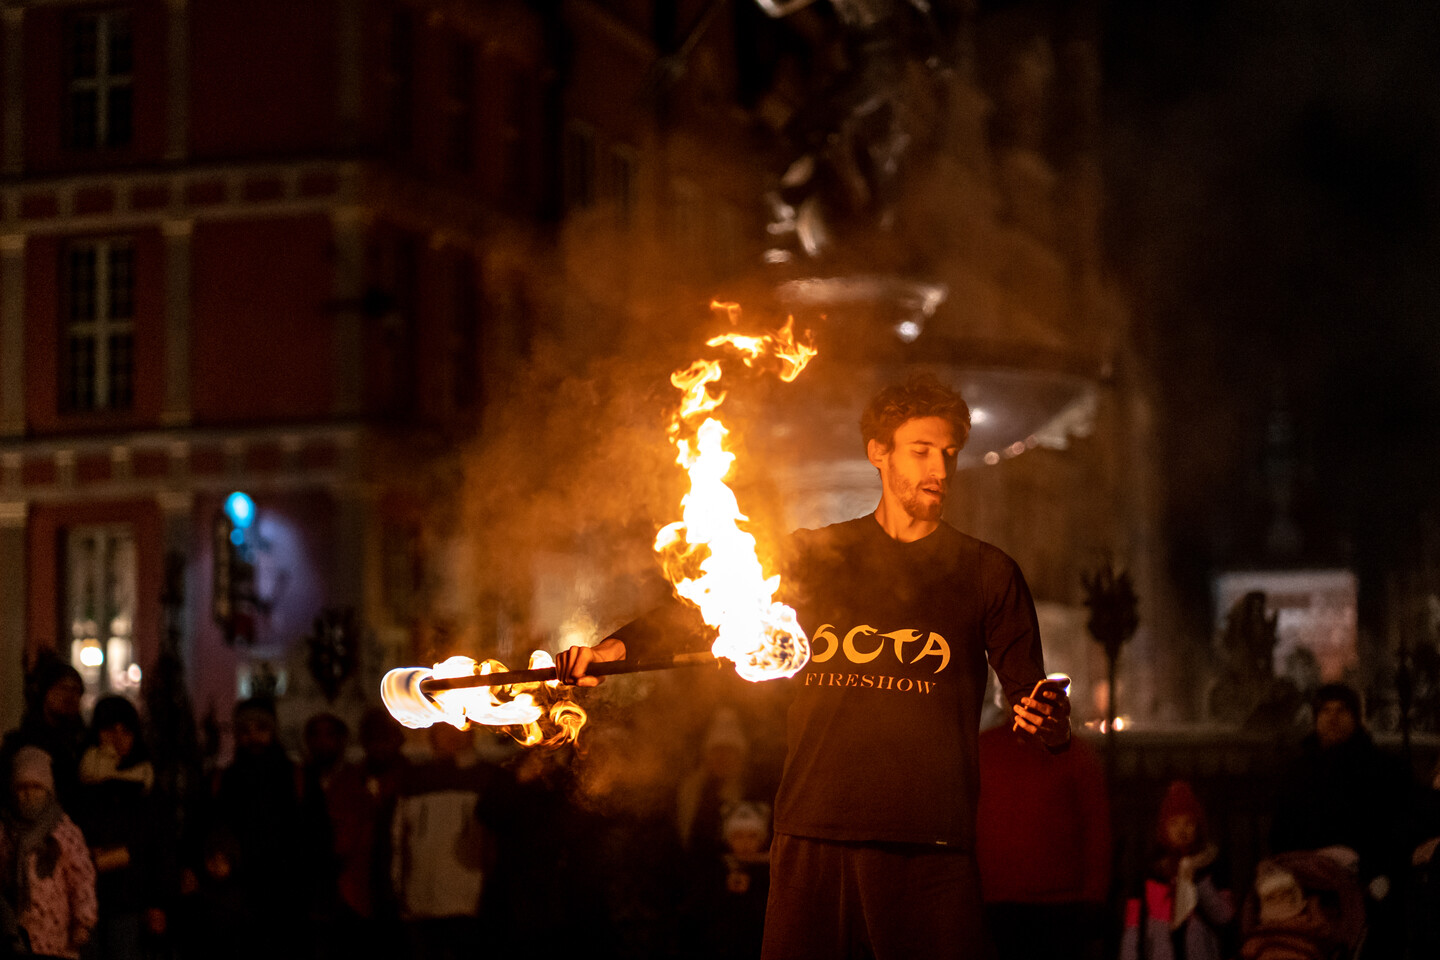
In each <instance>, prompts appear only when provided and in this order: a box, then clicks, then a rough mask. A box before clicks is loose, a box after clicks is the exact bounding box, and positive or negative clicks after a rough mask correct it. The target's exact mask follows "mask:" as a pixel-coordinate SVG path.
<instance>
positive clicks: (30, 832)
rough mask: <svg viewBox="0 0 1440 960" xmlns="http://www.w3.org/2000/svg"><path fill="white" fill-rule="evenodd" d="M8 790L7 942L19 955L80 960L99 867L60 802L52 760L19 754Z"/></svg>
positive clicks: (3, 854)
mask: <svg viewBox="0 0 1440 960" xmlns="http://www.w3.org/2000/svg"><path fill="white" fill-rule="evenodd" d="M9 787H10V789H9V790H8V791H7V794H8V795H7V797H6V801H7V802H6V804H5V807H4V810H3V811H0V899H3V901H4V903H5V904H6V906H7V908H8V909H5V910H4V911H3V912H5V913H8V914H10V915H11V916H13V917H14V919H15V930H13V931H5V932H6V933H7V934H8V936H7V939H8V940H10V941H11V944H14V943H15V942H16V941H17V940H18V942H19V944H20V946H21V947H22V949H21V950H19V951H18V953H20V954H28V953H35V954H38V955H43V956H52V957H71V958H77V960H78V958H79V957H80V953H81V950H82V949H83V948H84V947H85V946H86V944H88V943H89V942H90V936H91V932H92V931H93V930H94V928H95V922H96V915H97V907H96V902H95V865H94V864H93V863H91V861H90V851H89V850H88V849H87V848H86V846H85V838H84V837H83V836H82V835H81V833H80V828H79V827H77V826H76V825H75V823H74V821H72V820H71V819H70V818H69V817H68V816H66V814H65V811H64V810H62V809H61V808H60V804H59V802H58V801H57V800H56V799H55V778H54V775H53V773H52V772H51V766H50V755H49V754H47V753H46V752H45V751H44V750H42V749H40V748H39V747H36V746H28V745H27V746H23V747H20V748H19V749H18V750H16V751H15V755H14V756H13V757H12V758H11V773H10V777H9Z"/></svg>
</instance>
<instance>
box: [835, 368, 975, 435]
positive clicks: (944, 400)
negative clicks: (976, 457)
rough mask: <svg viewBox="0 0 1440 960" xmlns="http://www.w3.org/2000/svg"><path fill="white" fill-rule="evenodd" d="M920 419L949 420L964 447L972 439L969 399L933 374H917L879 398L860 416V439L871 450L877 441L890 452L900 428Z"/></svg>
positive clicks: (893, 386) (877, 395)
mask: <svg viewBox="0 0 1440 960" xmlns="http://www.w3.org/2000/svg"><path fill="white" fill-rule="evenodd" d="M919 417H943V418H944V419H946V420H949V421H950V425H951V426H952V427H954V428H955V439H956V440H957V441H959V444H960V446H961V447H964V446H965V441H967V440H969V439H970V407H969V405H968V404H966V403H965V398H964V397H962V396H960V394H959V393H957V392H956V391H954V390H951V389H950V388H949V387H947V386H945V384H943V383H941V382H940V379H939V378H938V377H936V376H935V375H934V374H930V373H919V374H916V375H914V376H912V377H911V378H910V379H909V380H907V381H905V382H904V383H897V384H892V385H891V386H888V387H886V388H885V389H883V390H881V391H880V392H879V393H877V394H875V396H874V398H873V399H872V400H871V401H870V404H869V406H867V407H866V408H865V412H864V413H862V414H861V415H860V436H861V438H862V439H863V440H864V441H865V443H866V445H867V448H868V445H869V443H870V441H871V440H875V441H877V442H879V444H880V445H881V446H882V447H885V448H887V449H888V448H890V447H891V446H893V445H894V443H895V431H896V430H897V429H899V427H900V425H901V424H902V423H904V422H905V421H907V420H914V419H917V418H919Z"/></svg>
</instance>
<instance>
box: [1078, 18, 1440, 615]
mask: <svg viewBox="0 0 1440 960" xmlns="http://www.w3.org/2000/svg"><path fill="white" fill-rule="evenodd" d="M1104 30H1105V41H1104V42H1105V71H1106V77H1107V94H1106V104H1105V109H1106V114H1107V116H1106V120H1107V126H1106V138H1107V143H1106V161H1107V164H1108V166H1107V180H1108V194H1109V195H1108V198H1107V202H1108V204H1109V212H1108V213H1109V222H1108V224H1107V231H1108V242H1109V246H1110V257H1111V262H1112V265H1113V268H1114V269H1115V271H1116V272H1117V274H1118V275H1119V278H1120V279H1121V281H1122V283H1124V284H1125V286H1126V288H1127V289H1128V290H1129V292H1130V293H1131V296H1132V300H1133V303H1134V307H1135V310H1136V314H1137V317H1138V318H1139V320H1140V329H1141V339H1142V347H1143V350H1144V351H1145V353H1146V354H1147V355H1148V356H1149V357H1150V358H1151V360H1152V361H1153V363H1154V365H1155V371H1156V381H1157V383H1159V384H1161V385H1162V386H1161V387H1160V388H1159V391H1158V392H1159V395H1160V402H1161V411H1162V415H1163V417H1164V420H1165V424H1166V429H1165V436H1164V438H1163V439H1162V441H1161V444H1160V449H1161V452H1162V455H1163V456H1164V458H1165V463H1166V477H1167V484H1168V494H1169V503H1170V516H1169V520H1170V523H1171V525H1172V534H1173V544H1174V556H1173V558H1172V559H1173V562H1172V570H1173V572H1174V573H1175V574H1176V576H1177V579H1178V585H1179V586H1180V588H1181V590H1182V592H1183V593H1184V594H1185V595H1186V597H1187V599H1188V600H1189V601H1190V603H1191V604H1192V606H1194V605H1197V604H1203V602H1204V589H1205V577H1206V575H1207V573H1208V572H1209V571H1210V570H1211V569H1212V568H1213V567H1214V566H1215V565H1218V564H1223V563H1247V562H1264V561H1265V560H1266V557H1264V556H1263V554H1262V553H1261V552H1260V550H1259V542H1260V540H1261V539H1262V537H1261V535H1262V533H1263V529H1262V528H1263V524H1264V522H1265V520H1266V518H1267V516H1268V510H1267V509H1266V506H1265V501H1266V497H1265V494H1264V485H1263V477H1264V473H1263V469H1262V464H1263V454H1264V450H1265V432H1266V421H1267V418H1268V416H1269V414H1270V412H1271V411H1272V410H1274V409H1276V408H1277V407H1278V406H1282V405H1283V406H1284V407H1285V408H1287V409H1288V410H1289V412H1290V415H1291V419H1292V421H1293V425H1294V430H1295V453H1296V457H1297V464H1298V467H1299V474H1298V481H1297V487H1298V489H1297V494H1298V497H1299V507H1298V509H1297V517H1298V519H1299V520H1300V521H1301V524H1302V527H1303V530H1304V534H1305V551H1304V554H1303V555H1302V557H1301V558H1300V559H1302V560H1312V561H1327V560H1332V559H1342V560H1343V559H1350V560H1352V561H1353V562H1354V563H1355V564H1356V565H1357V566H1358V568H1359V569H1360V572H1361V575H1362V591H1363V592H1364V594H1365V596H1363V597H1362V616H1364V617H1366V619H1367V620H1369V621H1370V622H1371V623H1372V624H1373V623H1374V617H1375V615H1376V612H1377V611H1376V609H1375V607H1374V605H1373V602H1374V599H1375V597H1376V596H1377V594H1379V593H1381V592H1382V591H1381V590H1379V589H1377V581H1378V583H1383V571H1385V570H1387V569H1389V568H1392V567H1394V566H1395V565H1397V564H1409V563H1412V562H1413V561H1414V559H1415V557H1416V556H1417V555H1418V554H1417V551H1418V549H1419V543H1420V540H1421V537H1420V536H1419V534H1418V531H1417V520H1418V518H1419V517H1420V516H1421V515H1422V512H1423V511H1425V510H1427V509H1429V508H1432V507H1434V506H1436V505H1437V504H1440V484H1437V473H1440V470H1437V464H1440V448H1437V443H1440V418H1437V416H1436V414H1437V412H1440V370H1437V366H1440V322H1437V319H1440V230H1437V213H1440V58H1437V57H1436V55H1435V51H1436V50H1437V49H1440V42H1437V41H1440V4H1435V3H1433V2H1426V0H1167V2H1165V3H1155V2H1153V0H1111V2H1109V3H1108V4H1107V5H1106V6H1105V8H1104ZM1196 612H1197V613H1198V612H1199V611H1198V610H1197V611H1196Z"/></svg>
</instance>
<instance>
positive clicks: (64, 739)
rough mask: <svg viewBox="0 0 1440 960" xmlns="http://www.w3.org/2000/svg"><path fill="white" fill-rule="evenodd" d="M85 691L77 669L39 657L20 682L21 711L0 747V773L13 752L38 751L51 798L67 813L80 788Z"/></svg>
mask: <svg viewBox="0 0 1440 960" xmlns="http://www.w3.org/2000/svg"><path fill="white" fill-rule="evenodd" d="M84 693H85V684H84V683H83V682H82V681H81V679H80V673H79V671H77V670H76V669H75V668H74V667H72V666H70V664H68V663H66V662H65V661H63V660H61V659H60V658H59V656H57V655H56V654H53V653H42V654H41V655H40V657H39V659H38V660H37V661H36V663H35V666H34V667H33V668H32V669H31V671H30V673H29V675H27V676H26V678H25V713H24V715H23V716H22V717H21V718H20V726H19V727H18V728H16V729H15V730H12V731H10V732H9V733H7V734H6V735H5V739H4V742H3V743H0V770H9V769H10V760H11V758H12V757H14V756H15V751H17V750H19V749H20V748H21V747H24V746H32V747H39V748H40V749H41V750H44V751H45V752H46V753H48V754H49V755H50V762H51V764H52V772H53V775H54V778H55V791H54V792H55V797H56V799H57V800H58V801H59V802H60V806H61V807H62V808H63V809H64V810H65V811H66V812H67V813H68V812H70V810H71V809H72V807H73V805H74V803H75V798H76V797H75V795H76V793H77V792H78V788H79V785H80V778H79V774H78V770H79V767H80V751H81V750H82V749H83V741H84V739H85V722H84V720H82V719H81V717H80V698H81V697H82V696H83V695H84Z"/></svg>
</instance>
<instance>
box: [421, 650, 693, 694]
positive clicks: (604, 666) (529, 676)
mask: <svg viewBox="0 0 1440 960" xmlns="http://www.w3.org/2000/svg"><path fill="white" fill-rule="evenodd" d="M709 666H713V667H719V666H720V661H719V660H718V659H716V658H715V656H714V654H710V653H678V654H676V655H675V656H673V657H662V658H658V659H650V660H600V661H597V662H595V663H592V664H590V666H589V667H588V668H587V669H586V671H585V673H586V674H587V675H588V676H592V677H608V676H610V675H612V674H617V673H643V672H646V671H650V670H673V669H675V668H676V667H709ZM555 676H556V672H555V668H554V667H536V668H535V669H533V670H505V671H503V672H501V673H477V674H473V675H471V676H468V677H445V678H440V677H430V678H428V679H425V680H421V681H420V692H421V693H425V694H432V693H440V692H442V691H444V690H464V689H468V688H470V687H499V686H504V685H506V684H511V683H540V682H544V681H546V680H554V679H555Z"/></svg>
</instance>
